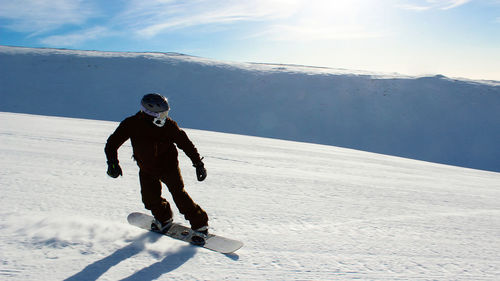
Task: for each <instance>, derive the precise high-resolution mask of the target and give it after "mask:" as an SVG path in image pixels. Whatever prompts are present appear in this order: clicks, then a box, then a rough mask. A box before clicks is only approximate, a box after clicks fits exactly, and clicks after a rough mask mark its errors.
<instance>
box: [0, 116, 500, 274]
mask: <svg viewBox="0 0 500 281" xmlns="http://www.w3.org/2000/svg"><path fill="white" fill-rule="evenodd" d="M116 126H117V123H116V122H110V121H93V120H84V119H71V118H61V117H47V116H38V115H26V114H14V113H0V193H1V195H2V196H1V197H0V279H1V280H9V281H10V280H348V279H361V280H498V276H500V174H499V173H495V172H486V171H480V170H473V169H466V168H459V167H453V166H446V165H441V164H433V163H429V162H422V161H417V160H410V159H404V158H397V157H393V156H386V155H381V154H374V153H368V152H361V151H356V150H350V149H346V148H339V147H334V146H326V145H318V144H308V143H300V142H292V141H284V140H276V139H266V138H259V137H249V136H242V135H233V134H226V133H215V132H209V131H201V130H192V129H187V130H186V131H187V133H188V135H189V136H190V138H191V139H192V140H193V142H194V143H195V144H196V145H197V147H198V149H199V151H200V153H201V154H202V155H203V156H205V164H206V167H207V170H208V177H207V179H206V180H205V181H204V182H197V181H196V177H195V171H194V168H193V167H192V166H191V165H190V161H189V159H188V158H187V157H186V156H185V155H184V154H183V153H182V152H180V161H181V169H182V171H183V176H184V181H185V184H186V189H187V190H188V192H189V193H190V194H191V196H192V197H193V198H194V199H195V200H196V202H197V203H199V204H200V205H201V206H202V207H203V208H205V209H206V210H207V212H208V213H209V216H210V226H211V231H212V232H214V233H218V234H221V235H224V236H228V237H232V238H236V239H240V240H242V241H244V243H245V246H244V247H243V248H242V249H240V250H238V251H237V252H236V253H235V254H232V255H222V254H219V253H216V252H212V251H209V250H206V249H203V248H198V247H195V246H190V245H187V244H185V243H183V242H180V241H176V240H173V239H170V238H168V237H163V236H160V235H157V234H154V233H150V232H146V231H144V230H141V229H138V228H135V227H133V226H130V225H128V224H127V221H126V216H127V214H128V213H130V212H132V211H141V210H144V208H143V206H142V203H141V199H140V194H139V183H138V176H137V173H138V168H137V166H136V165H135V163H134V162H133V160H132V159H130V158H131V147H130V143H129V142H127V143H126V144H125V145H124V146H123V147H122V148H121V149H120V161H121V165H122V168H123V171H124V176H123V177H120V178H118V179H111V178H109V177H108V176H107V175H106V173H105V170H106V164H105V156H104V152H103V147H104V144H105V141H106V139H107V137H108V136H109V134H111V133H112V132H113V130H114V129H115V127H116ZM164 195H165V196H166V198H167V199H169V200H171V199H170V195H169V194H168V192H167V191H165V189H164ZM144 211H146V210H144ZM175 211H176V210H175ZM175 218H176V220H177V221H179V222H183V223H185V222H184V221H183V219H182V218H181V216H180V215H179V214H178V213H177V212H176V215H175Z"/></svg>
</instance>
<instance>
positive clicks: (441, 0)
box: [398, 0, 471, 11]
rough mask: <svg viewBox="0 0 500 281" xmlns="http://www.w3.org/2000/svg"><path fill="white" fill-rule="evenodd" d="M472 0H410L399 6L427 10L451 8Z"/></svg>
mask: <svg viewBox="0 0 500 281" xmlns="http://www.w3.org/2000/svg"><path fill="white" fill-rule="evenodd" d="M470 1H471V0H410V1H406V3H402V4H399V5H398V6H399V7H400V8H403V9H407V10H414V11H427V10H431V9H441V10H449V9H453V8H456V7H459V6H462V5H464V4H467V3H468V2H470Z"/></svg>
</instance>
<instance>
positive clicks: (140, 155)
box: [104, 93, 208, 234]
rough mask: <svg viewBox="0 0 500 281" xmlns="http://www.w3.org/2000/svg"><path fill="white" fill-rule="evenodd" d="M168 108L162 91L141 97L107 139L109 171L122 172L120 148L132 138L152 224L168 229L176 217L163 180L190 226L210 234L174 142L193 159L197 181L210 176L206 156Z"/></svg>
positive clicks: (206, 219) (144, 201)
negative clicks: (184, 177)
mask: <svg viewBox="0 0 500 281" xmlns="http://www.w3.org/2000/svg"><path fill="white" fill-rule="evenodd" d="M169 109H170V107H169V104H168V100H167V98H165V97H164V96H162V95H160V94H157V93H151V94H146V95H145V96H144V97H143V98H142V100H141V110H140V111H139V112H138V113H137V114H135V115H133V116H130V117H128V118H126V119H125V120H123V121H122V122H121V123H120V125H119V126H118V128H117V129H116V130H115V132H114V133H113V134H111V136H109V138H108V140H107V143H106V147H105V148H104V151H105V153H106V158H107V164H108V170H107V174H108V175H109V176H110V177H112V178H117V177H118V176H121V175H122V169H121V167H120V165H119V161H118V148H119V147H120V146H121V145H122V144H123V143H124V142H125V141H127V140H128V139H130V140H131V143H132V149H133V153H134V154H133V157H134V159H135V161H136V162H137V165H138V166H139V181H140V185H141V195H142V202H143V203H144V206H145V207H146V209H148V210H150V211H151V213H152V215H153V216H154V218H155V220H154V221H153V224H152V226H151V227H152V228H153V229H155V228H156V229H157V230H158V231H161V232H166V231H167V230H168V228H169V227H170V225H171V224H172V221H173V214H172V210H171V208H170V204H169V202H167V200H166V199H165V198H163V197H162V196H161V189H162V185H161V183H162V182H163V183H164V184H166V186H167V188H168V190H169V191H170V193H171V194H172V198H173V200H174V202H175V205H176V206H177V208H178V209H179V212H180V213H181V214H183V215H184V217H185V218H186V219H187V220H188V221H189V222H190V224H191V228H192V229H193V230H195V231H197V232H201V233H203V234H207V233H208V216H207V213H206V212H205V211H204V210H203V209H202V208H201V207H200V206H199V205H197V204H196V203H195V202H194V201H193V200H192V199H191V197H190V196H189V194H188V193H187V192H186V190H185V189H184V183H183V180H182V176H181V172H180V169H179V161H178V158H177V156H178V152H177V148H176V147H175V145H177V147H178V148H180V149H182V150H183V151H184V153H185V154H186V155H187V156H188V157H189V158H190V159H191V162H192V163H193V166H194V167H195V168H196V176H197V178H198V181H203V180H204V179H205V178H206V176H207V172H206V170H205V167H204V164H203V162H202V159H203V158H200V155H199V154H198V151H197V149H196V147H195V146H194V144H193V143H192V142H191V140H190V139H189V138H188V136H187V135H186V133H185V132H184V131H183V130H182V129H180V128H179V126H178V125H177V123H176V122H175V121H174V120H172V119H171V118H170V117H168V111H169Z"/></svg>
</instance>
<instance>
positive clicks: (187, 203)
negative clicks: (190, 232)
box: [161, 168, 208, 229]
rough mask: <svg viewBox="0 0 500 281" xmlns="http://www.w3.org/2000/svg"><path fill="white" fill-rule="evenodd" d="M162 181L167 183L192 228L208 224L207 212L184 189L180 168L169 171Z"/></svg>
mask: <svg viewBox="0 0 500 281" xmlns="http://www.w3.org/2000/svg"><path fill="white" fill-rule="evenodd" d="M161 181H162V182H164V183H165V184H166V185H167V187H168V190H169V191H170V193H171V194H172V198H173V199H174V202H175V205H176V206H177V208H178V209H179V212H180V213H181V214H183V215H184V217H185V218H186V220H188V221H189V223H190V224H191V228H192V229H199V228H200V227H204V226H207V225H208V215H207V213H206V212H205V211H204V210H203V209H202V208H201V207H200V206H198V205H197V204H196V203H195V202H194V201H193V199H191V197H190V196H189V194H188V193H187V192H186V190H185V189H184V182H183V181H182V176H181V171H180V169H179V168H177V169H173V170H172V171H169V172H168V173H167V174H166V175H165V176H164V177H162V178H161Z"/></svg>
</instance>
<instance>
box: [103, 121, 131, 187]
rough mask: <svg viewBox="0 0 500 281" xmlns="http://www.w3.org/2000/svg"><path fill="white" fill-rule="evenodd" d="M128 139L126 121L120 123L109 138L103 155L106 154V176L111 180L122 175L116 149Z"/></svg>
mask: <svg viewBox="0 0 500 281" xmlns="http://www.w3.org/2000/svg"><path fill="white" fill-rule="evenodd" d="M129 138H130V135H129V133H128V129H127V119H125V120H124V121H123V122H121V123H120V125H119V126H118V128H117V129H116V130H115V132H114V133H113V134H111V136H109V138H108V141H107V142H106V146H105V147H104V153H106V158H107V160H108V161H107V163H108V171H107V174H108V175H109V176H110V177H112V178H117V177H118V176H121V175H122V169H121V167H120V165H119V164H118V163H119V161H118V148H120V146H121V145H122V144H123V143H124V142H125V141H127V140H128V139H129Z"/></svg>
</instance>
